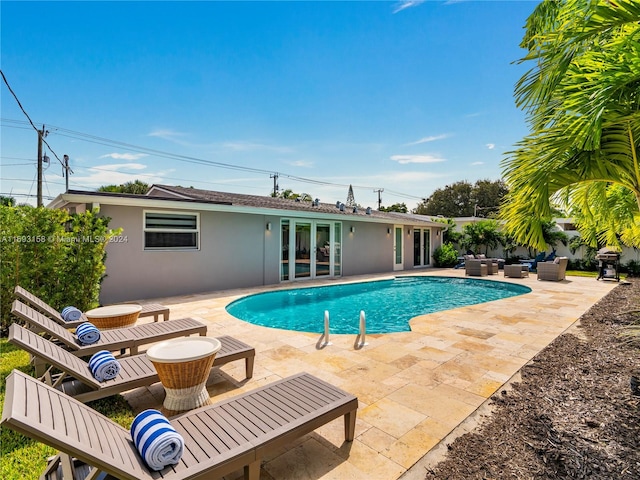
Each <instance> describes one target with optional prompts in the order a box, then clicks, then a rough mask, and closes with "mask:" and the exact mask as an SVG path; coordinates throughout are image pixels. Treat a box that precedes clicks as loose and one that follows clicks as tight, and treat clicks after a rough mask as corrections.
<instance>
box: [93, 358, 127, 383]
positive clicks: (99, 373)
mask: <svg viewBox="0 0 640 480" xmlns="http://www.w3.org/2000/svg"><path fill="white" fill-rule="evenodd" d="M89 369H90V370H91V374H92V375H93V376H94V377H95V378H96V380H98V381H99V382H104V381H105V380H112V379H114V378H116V377H117V376H118V373H120V362H118V360H116V357H114V356H113V354H112V353H111V352H107V351H106V350H100V351H99V352H97V353H95V354H93V356H92V357H91V359H90V360H89Z"/></svg>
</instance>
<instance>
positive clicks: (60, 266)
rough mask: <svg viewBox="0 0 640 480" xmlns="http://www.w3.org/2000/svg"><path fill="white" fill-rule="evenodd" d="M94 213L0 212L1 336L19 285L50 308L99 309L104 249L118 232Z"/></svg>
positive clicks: (13, 209) (22, 209)
mask: <svg viewBox="0 0 640 480" xmlns="http://www.w3.org/2000/svg"><path fill="white" fill-rule="evenodd" d="M109 220H110V219H109V218H106V217H99V216H97V214H96V213H94V212H86V213H83V214H73V215H69V214H68V213H67V212H65V211H62V210H50V209H46V208H35V207H31V206H28V205H22V206H18V207H6V206H0V225H1V229H2V230H1V231H0V258H2V263H1V266H0V269H1V275H2V277H1V278H2V285H1V286H0V295H1V298H0V332H1V333H5V332H6V330H7V328H8V327H9V325H10V324H11V322H12V319H11V303H12V301H13V289H14V288H15V286H16V285H20V286H22V287H24V288H26V289H27V290H29V291H30V292H32V293H33V294H35V295H37V296H38V297H40V298H42V299H43V300H44V301H45V302H47V303H49V304H51V305H52V306H53V307H54V308H58V309H61V308H62V307H64V306H65V305H74V306H76V307H78V308H79V309H81V310H87V309H89V308H92V307H94V306H96V305H97V304H98V295H99V292H100V283H101V281H102V279H103V277H104V273H105V266H104V259H105V246H106V244H107V243H108V242H109V239H110V238H111V237H112V236H113V235H114V234H115V233H117V232H112V231H110V230H109V229H108V228H107V226H108V224H109Z"/></svg>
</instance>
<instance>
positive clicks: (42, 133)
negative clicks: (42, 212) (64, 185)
mask: <svg viewBox="0 0 640 480" xmlns="http://www.w3.org/2000/svg"><path fill="white" fill-rule="evenodd" d="M46 136H47V132H46V131H45V129H44V125H42V130H38V200H37V202H38V203H37V205H38V207H41V206H42V140H43V139H44V137H46Z"/></svg>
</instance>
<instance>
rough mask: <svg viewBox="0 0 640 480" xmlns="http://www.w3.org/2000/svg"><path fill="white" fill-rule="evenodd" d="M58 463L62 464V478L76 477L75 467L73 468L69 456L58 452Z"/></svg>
mask: <svg viewBox="0 0 640 480" xmlns="http://www.w3.org/2000/svg"><path fill="white" fill-rule="evenodd" d="M59 455H60V465H61V466H62V478H76V477H75V471H74V470H75V469H74V468H73V460H72V459H71V457H70V456H69V455H68V454H66V453H62V452H60V454H59Z"/></svg>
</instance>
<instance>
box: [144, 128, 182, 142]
mask: <svg viewBox="0 0 640 480" xmlns="http://www.w3.org/2000/svg"><path fill="white" fill-rule="evenodd" d="M149 136H150V137H158V138H164V139H165V140H175V138H176V137H184V136H185V134H184V133H181V132H176V131H175V130H171V129H162V128H160V129H158V130H154V131H153V132H151V133H149Z"/></svg>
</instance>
